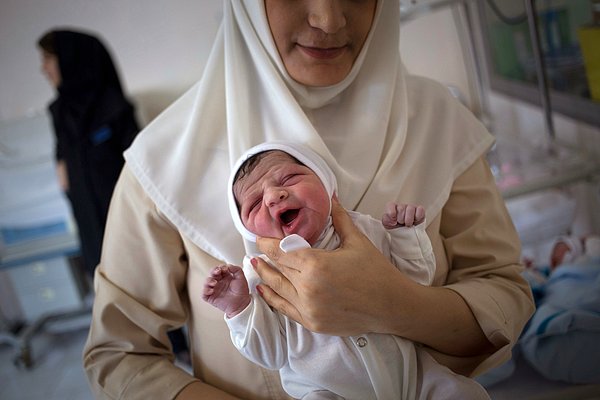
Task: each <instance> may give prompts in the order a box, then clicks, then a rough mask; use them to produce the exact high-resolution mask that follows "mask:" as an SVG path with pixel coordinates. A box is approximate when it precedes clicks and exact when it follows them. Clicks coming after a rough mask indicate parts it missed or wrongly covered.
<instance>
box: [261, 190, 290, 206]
mask: <svg viewBox="0 0 600 400" xmlns="http://www.w3.org/2000/svg"><path fill="white" fill-rule="evenodd" d="M287 197H288V192H287V191H286V190H284V189H282V188H272V189H269V190H268V191H267V194H266V196H265V201H266V203H267V206H269V207H272V206H274V205H275V204H278V203H279V202H280V201H283V200H285V199H287Z"/></svg>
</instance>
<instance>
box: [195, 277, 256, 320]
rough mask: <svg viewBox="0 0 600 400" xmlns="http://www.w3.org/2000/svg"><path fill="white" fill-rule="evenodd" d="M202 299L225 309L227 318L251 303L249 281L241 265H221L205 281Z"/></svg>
mask: <svg viewBox="0 0 600 400" xmlns="http://www.w3.org/2000/svg"><path fill="white" fill-rule="evenodd" d="M202 299H203V300H204V301H206V302H207V303H209V304H212V305H213V306H215V307H217V308H218V309H219V310H221V311H223V312H224V313H225V314H226V315H227V318H231V317H233V316H234V315H237V314H239V313H240V312H242V311H243V310H244V308H246V306H248V304H249V303H250V291H249V290H248V282H247V281H246V277H245V276H244V273H243V271H242V269H241V268H240V267H237V266H235V265H219V266H218V267H215V268H213V269H212V270H211V271H210V276H209V277H208V278H206V281H205V282H204V288H203V290H202Z"/></svg>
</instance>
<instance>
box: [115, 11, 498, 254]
mask: <svg viewBox="0 0 600 400" xmlns="http://www.w3.org/2000/svg"><path fill="white" fill-rule="evenodd" d="M399 8H400V7H399V1H398V0H378V4H377V11H376V15H375V18H374V21H373V26H372V28H371V31H370V33H369V36H368V38H367V41H366V42H365V45H364V47H363V49H362V51H361V53H360V55H359V57H358V58H357V60H356V62H355V64H354V66H353V68H352V70H351V72H350V74H349V75H348V77H346V78H345V79H344V80H343V81H342V82H340V83H339V84H337V85H335V86H331V87H326V88H309V87H304V86H302V85H300V84H298V83H297V82H295V81H293V80H292V79H291V78H290V77H289V76H288V74H287V72H286V70H285V68H284V66H283V63H282V61H281V59H280V57H279V55H278V53H277V49H276V47H275V44H274V41H273V39H272V37H271V34H270V30H269V26H268V23H267V18H266V13H265V9H264V0H224V19H223V23H222V25H221V28H220V30H219V33H218V34H217V38H216V41H215V44H214V47H213V50H212V52H211V56H210V58H209V60H208V63H207V66H206V69H205V72H204V75H203V77H202V79H201V80H200V81H199V82H198V83H197V84H196V85H194V86H193V87H192V88H191V89H190V90H189V91H188V92H187V93H186V94H184V95H183V96H182V97H181V98H180V99H179V100H177V101H176V102H175V103H174V104H173V105H172V106H170V107H169V108H168V109H167V110H165V112H163V113H162V114H161V115H160V116H159V117H157V118H156V119H155V120H154V121H153V122H152V123H151V124H150V125H149V126H148V127H147V128H146V129H145V130H144V131H143V132H142V133H140V134H139V135H138V137H137V139H136V141H135V142H134V144H133V145H132V147H131V148H130V149H129V150H128V151H127V152H126V153H125V158H126V160H127V165H128V166H129V168H130V169H131V170H132V171H133V173H134V175H135V176H136V177H137V179H138V180H139V182H140V183H141V185H142V187H143V188H144V189H145V190H146V192H147V193H148V195H149V196H150V198H151V199H152V200H153V201H154V202H155V203H156V206H157V207H158V208H159V210H161V212H162V213H164V215H165V216H166V217H167V218H169V219H170V220H171V222H172V223H173V224H174V225H175V226H177V227H178V229H179V230H180V231H181V232H182V234H184V235H186V236H187V237H189V238H190V239H191V240H192V241H193V242H194V243H196V244H197V245H198V246H199V247H200V248H202V249H203V250H205V251H207V252H208V253H210V254H211V255H213V256H214V257H216V258H217V259H220V260H222V261H226V262H230V263H239V261H240V260H241V258H242V257H243V255H244V246H243V242H242V240H241V237H240V236H239V234H238V233H237V232H236V228H235V226H234V224H233V222H232V220H231V218H230V217H229V209H228V203H227V180H228V177H229V173H230V170H231V168H232V167H233V164H234V163H235V161H236V160H237V159H238V158H239V157H240V156H241V155H242V154H243V153H244V152H245V151H246V150H247V149H249V148H251V147H252V146H255V145H257V144H259V143H262V142H265V141H274V140H282V141H294V142H298V143H303V144H305V145H307V146H309V147H311V148H312V149H313V150H314V151H316V152H317V153H318V154H319V155H320V156H321V157H322V158H323V159H324V160H325V162H326V163H327V164H328V165H329V166H330V167H331V169H332V170H333V172H334V174H335V176H336V177H337V182H338V185H339V192H338V196H339V198H340V201H341V203H342V204H343V205H344V207H346V208H348V209H353V210H357V211H360V212H364V213H367V214H371V215H373V216H375V217H376V218H379V216H380V215H381V213H382V212H383V209H384V206H385V203H386V201H388V200H391V199H395V200H396V201H399V202H403V203H413V204H416V203H418V204H423V205H424V206H425V208H426V210H427V215H428V220H429V221H432V220H433V219H435V217H436V215H437V214H438V213H439V212H440V211H441V208H442V207H443V205H444V203H445V202H446V200H447V199H448V195H449V192H450V188H451V185H452V182H453V181H454V179H455V178H456V177H457V176H458V175H459V174H461V173H462V172H464V171H465V170H466V169H467V168H468V166H469V165H471V164H472V163H473V161H474V160H475V159H476V158H478V157H480V156H481V155H482V154H483V153H484V152H485V151H486V150H487V148H488V147H489V146H490V145H491V143H492V138H491V136H490V135H489V134H487V133H486V131H485V128H484V127H483V125H481V124H480V123H479V122H478V121H477V120H476V119H475V118H474V117H473V116H472V115H471V114H470V113H469V112H468V111H467V110H466V109H465V108H464V107H463V106H462V105H460V104H459V103H458V102H457V101H456V100H454V99H453V98H452V97H451V95H450V93H449V92H448V91H447V90H446V89H445V88H444V87H442V86H441V85H439V84H437V83H434V82H431V81H429V80H424V79H422V78H415V77H410V76H408V75H407V74H406V72H405V70H404V68H403V66H402V63H401V60H400V55H399V21H400V15H399Z"/></svg>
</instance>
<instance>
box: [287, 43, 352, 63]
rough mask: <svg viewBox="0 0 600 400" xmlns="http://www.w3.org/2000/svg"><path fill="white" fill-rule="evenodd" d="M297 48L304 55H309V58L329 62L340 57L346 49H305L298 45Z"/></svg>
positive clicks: (343, 47) (305, 47)
mask: <svg viewBox="0 0 600 400" xmlns="http://www.w3.org/2000/svg"><path fill="white" fill-rule="evenodd" d="M298 48H300V50H302V51H303V52H304V53H306V54H307V55H309V56H310V57H313V58H317V59H319V60H330V59H333V58H336V57H338V56H339V55H341V54H342V53H343V52H344V51H345V50H346V47H345V46H342V47H329V48H320V47H307V46H302V45H300V44H299V45H298Z"/></svg>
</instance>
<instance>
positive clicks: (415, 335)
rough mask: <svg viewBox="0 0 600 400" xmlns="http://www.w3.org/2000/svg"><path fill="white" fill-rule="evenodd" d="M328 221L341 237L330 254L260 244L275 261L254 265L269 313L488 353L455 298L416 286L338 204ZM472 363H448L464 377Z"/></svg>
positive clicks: (331, 328)
mask: <svg viewBox="0 0 600 400" xmlns="http://www.w3.org/2000/svg"><path fill="white" fill-rule="evenodd" d="M332 217H333V224H334V226H335V229H336V231H337V233H338V234H339V235H340V239H341V245H340V247H339V248H338V249H336V250H334V251H325V250H317V249H305V250H298V251H293V252H290V253H284V252H283V251H282V250H280V249H279V240H276V239H269V238H259V239H258V242H257V243H258V247H259V249H260V250H261V251H262V252H263V253H265V254H266V255H267V256H268V257H269V258H270V259H271V260H272V261H273V263H274V268H273V267H271V266H269V265H268V264H267V263H266V262H264V261H263V260H261V259H259V258H256V259H254V260H253V263H254V265H255V268H256V271H257V273H258V274H259V276H260V277H261V279H262V280H263V282H264V284H262V285H260V286H259V291H260V292H261V293H262V296H263V298H264V299H265V301H266V302H267V303H268V304H269V305H270V306H271V307H273V308H275V309H277V310H278V311H279V312H281V313H283V314H284V315H287V316H288V317H290V318H292V319H293V320H295V321H298V322H299V323H301V324H302V325H303V326H304V327H305V328H307V329H309V330H311V331H313V332H320V333H326V334H330V335H338V336H351V335H357V334H360V333H365V332H376V333H388V334H393V335H396V336H401V337H404V338H407V339H409V340H412V341H415V342H420V343H423V344H425V345H427V346H430V347H432V348H433V349H435V350H437V351H438V352H440V353H443V354H448V355H457V356H462V357H465V356H474V355H481V354H487V353H489V352H492V351H493V346H492V345H491V344H490V342H488V340H487V338H486V336H485V335H484V334H483V331H482V330H481V328H480V327H479V324H478V323H477V321H476V320H475V318H474V316H473V314H472V312H471V310H470V308H469V307H468V306H467V304H466V302H465V301H464V300H463V298H462V297H460V295H458V294H457V293H456V292H455V291H453V290H450V289H447V288H444V287H430V286H422V285H419V284H418V283H416V282H414V281H412V280H411V279H409V278H408V277H407V276H405V275H404V274H402V273H401V272H400V271H399V270H398V269H397V268H396V267H394V266H393V265H392V264H391V263H390V262H389V261H388V260H387V258H386V257H384V256H383V255H382V254H381V252H380V251H379V250H378V249H377V248H376V247H375V246H373V244H372V243H371V241H370V240H369V239H368V238H367V237H366V236H364V235H363V234H362V233H361V232H360V231H359V230H358V229H357V228H356V227H355V226H354V223H353V222H352V220H351V219H350V217H349V216H348V214H347V212H346V211H345V210H344V209H343V208H342V207H341V206H340V204H339V203H338V202H337V201H334V202H333V208H332ZM443 354H440V355H439V357H443ZM471 364H472V365H471ZM471 364H469V367H467V369H461V367H458V366H454V365H450V363H449V362H448V363H447V365H448V366H450V367H451V368H453V369H455V371H457V372H462V373H469V370H468V368H471V367H472V366H473V365H477V362H475V363H471Z"/></svg>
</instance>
